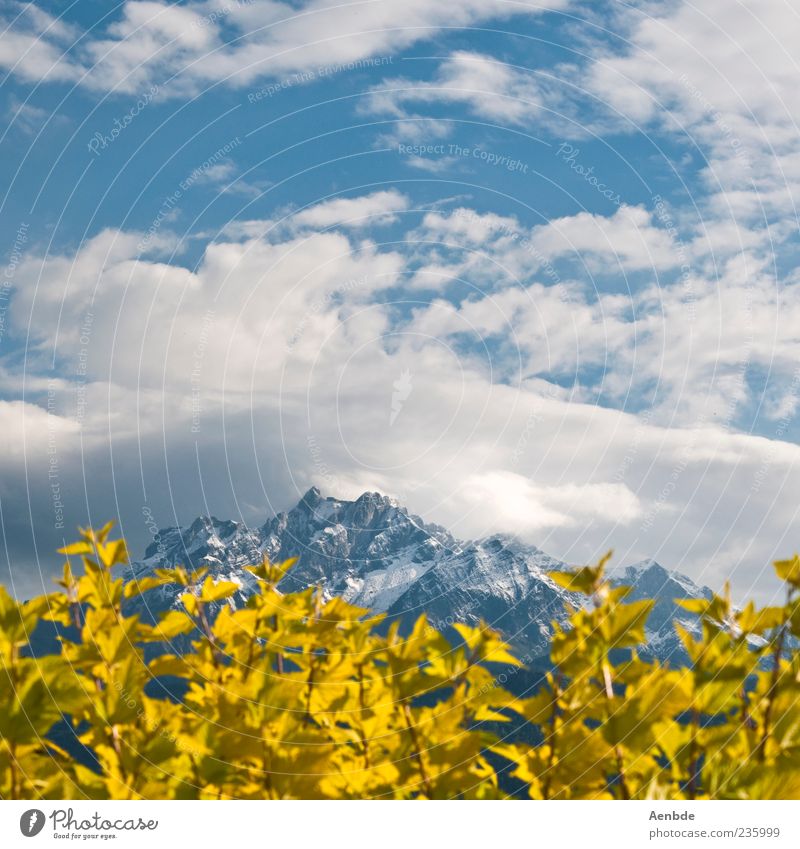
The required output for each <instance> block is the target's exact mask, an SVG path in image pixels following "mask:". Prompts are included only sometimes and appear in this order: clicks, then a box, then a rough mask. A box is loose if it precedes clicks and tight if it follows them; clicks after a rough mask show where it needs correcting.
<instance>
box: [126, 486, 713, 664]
mask: <svg viewBox="0 0 800 849" xmlns="http://www.w3.org/2000/svg"><path fill="white" fill-rule="evenodd" d="M264 555H266V556H267V557H269V558H270V559H271V560H273V561H281V560H285V559H287V558H289V557H297V558H298V563H297V565H296V566H295V567H294V568H293V569H292V570H291V572H290V573H289V574H288V575H287V576H286V578H284V580H283V582H282V584H281V588H282V589H284V590H286V591H287V592H291V591H296V590H302V589H305V588H306V587H309V586H320V587H322V590H323V593H324V594H325V596H326V597H333V596H340V597H342V598H343V599H345V600H346V601H348V602H351V603H352V604H356V605H360V606H363V607H367V608H369V609H370V610H373V611H374V612H376V613H386V614H387V615H388V616H389V618H393V619H394V618H399V619H401V620H404V621H409V620H413V619H416V617H418V616H419V615H420V614H421V613H426V614H427V615H428V618H429V620H430V621H431V623H432V624H433V625H434V626H436V627H438V628H441V629H446V628H447V627H449V626H451V625H452V624H453V623H455V622H465V623H468V624H472V625H474V624H477V623H478V622H479V621H480V620H481V619H483V620H485V621H486V622H488V623H489V624H490V625H492V626H493V627H495V628H497V629H498V630H500V631H501V632H502V633H503V634H504V635H505V637H506V639H508V640H509V641H510V642H511V643H512V644H513V645H514V646H515V648H516V649H517V651H518V653H520V655H521V656H522V657H523V658H524V659H528V661H531V660H533V659H535V658H538V657H540V656H542V655H544V654H545V653H546V651H547V647H548V643H549V640H550V637H551V635H552V622H553V620H556V621H562V622H563V621H565V619H566V614H565V611H564V603H565V602H568V603H570V604H572V605H578V604H581V603H582V601H583V599H582V598H580V597H578V596H575V595H574V594H572V593H569V592H567V591H566V590H564V589H562V588H561V587H559V586H558V585H556V584H555V583H554V582H553V581H552V580H551V579H550V578H549V576H548V574H547V573H548V571H550V570H553V569H566V568H568V566H567V565H566V564H564V563H562V562H561V561H559V560H556V559H554V558H552V557H550V556H549V555H547V554H545V553H544V552H543V551H540V550H539V549H538V548H536V547H535V546H532V545H527V544H525V543H523V542H522V541H520V540H519V539H517V538H516V537H514V536H509V535H505V534H503V535H494V536H489V537H484V538H482V539H478V540H472V541H463V540H458V539H456V538H455V537H453V536H452V535H451V534H450V533H449V532H448V531H447V530H445V529H444V528H442V527H440V526H438V525H434V524H430V523H426V522H424V521H423V520H422V519H420V518H419V517H418V516H415V515H413V514H411V513H409V512H408V510H406V508H405V507H402V506H401V505H399V504H398V503H397V502H396V501H395V500H394V499H391V498H388V497H387V496H385V495H381V494H380V493H377V492H365V493H363V494H362V495H361V496H360V497H359V498H357V499H356V500H355V501H343V500H339V499H336V498H331V497H324V496H323V495H322V493H321V492H320V491H319V490H318V489H317V488H316V487H312V488H311V489H309V490H308V492H306V494H305V495H304V496H303V497H302V498H301V499H300V501H299V502H298V504H297V506H295V507H294V508H293V509H292V510H289V511H288V512H282V513H278V514H277V515H276V516H275V517H273V518H272V519H269V520H268V521H267V522H266V523H265V524H264V525H262V526H261V527H260V528H256V529H252V530H251V529H249V528H247V527H246V526H245V525H244V524H241V523H238V522H232V521H221V520H219V519H216V518H214V517H200V518H198V519H196V520H195V521H194V522H192V523H191V525H189V526H188V527H183V528H166V529H164V530H161V531H159V532H158V534H157V535H156V537H155V539H154V541H153V543H152V544H151V545H150V546H149V547H148V548H147V551H146V552H145V556H144V558H143V559H142V560H139V561H135V562H133V563H131V565H130V567H129V569H128V572H127V574H126V578H127V579H128V580H134V581H135V580H137V579H140V578H142V577H144V576H146V575H148V574H151V573H152V572H153V570H154V569H156V568H159V567H163V566H175V565H178V564H183V565H185V566H186V567H187V568H195V569H196V568H199V567H207V568H208V569H209V571H210V574H211V575H212V576H213V577H215V578H218V579H224V580H228V581H234V582H235V583H237V584H238V585H239V587H240V591H239V592H238V593H237V594H236V596H234V598H233V599H231V600H230V601H231V603H232V604H234V605H239V604H242V603H244V601H245V600H246V598H247V596H248V595H250V593H251V592H252V591H253V587H254V579H253V577H252V575H251V574H250V573H249V572H247V571H246V570H245V569H244V567H245V566H247V565H249V564H251V563H254V562H257V561H259V560H260V559H261V558H262V556H264ZM612 580H613V581H614V582H615V583H618V584H629V585H630V586H632V587H633V592H632V596H631V597H632V598H634V599H638V598H654V599H655V600H656V606H655V608H654V610H653V613H652V614H651V616H650V620H649V622H648V628H647V636H648V642H647V645H646V646H644V647H643V651H644V652H646V653H649V654H651V655H653V656H656V657H659V658H661V659H664V660H666V659H673V660H676V661H677V660H679V659H680V654H681V649H680V643H679V641H678V639H677V636H676V634H675V631H674V628H673V624H672V623H673V621H675V620H676V619H680V620H681V622H682V623H683V624H684V625H686V626H687V627H691V628H694V627H695V626H696V621H695V620H694V619H693V617H692V616H691V615H690V614H687V613H685V612H684V611H682V610H681V608H679V607H677V605H676V604H675V599H677V598H702V597H707V596H708V595H709V593H710V591H709V590H708V589H706V588H701V587H698V586H696V585H695V584H694V583H693V582H692V581H691V580H690V579H689V578H687V577H685V576H683V575H680V574H678V573H675V572H670V571H668V570H666V569H664V568H663V567H662V566H660V565H659V564H658V563H656V562H655V561H644V562H642V563H639V564H636V565H634V566H629V567H627V568H626V569H621V570H617V571H616V572H615V573H614V575H613V578H612ZM179 593H180V591H179V589H178V588H177V587H173V586H167V587H161V588H159V589H156V590H152V591H150V592H148V593H146V594H145V596H143V597H142V598H141V599H138V600H137V601H136V607H138V608H139V612H140V614H141V615H142V616H143V617H146V618H147V619H151V620H152V619H153V618H154V617H155V616H156V615H157V614H158V613H160V612H161V611H163V610H165V609H168V608H171V607H174V606H176V605H178V604H179V601H178V595H179Z"/></svg>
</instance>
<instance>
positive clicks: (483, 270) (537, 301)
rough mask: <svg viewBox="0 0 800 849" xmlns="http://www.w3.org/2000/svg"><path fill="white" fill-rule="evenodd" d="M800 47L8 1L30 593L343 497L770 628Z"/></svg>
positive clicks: (798, 260)
mask: <svg viewBox="0 0 800 849" xmlns="http://www.w3.org/2000/svg"><path fill="white" fill-rule="evenodd" d="M798 43H800V11H798V9H797V8H796V6H793V5H792V3H791V2H789V0H757V2H756V0H748V2H742V1H741V0H694V2H683V0H670V2H662V1H661V0H659V1H658V2H648V1H647V0H638V1H637V0H633V2H612V1H611V0H609V2H596V0H593V2H580V0H549V2H548V0H542V2H528V0H454V2H453V3H431V2H429V0H403V2H400V0H360V2H335V3H334V2H330V0H296V2H291V3H289V2H286V3H280V2H271V0H250V2H248V1H247V0H213V2H195V0H189V2H180V3H164V2H155V0H143V1H142V2H139V1H138V0H136V1H135V2H134V1H132V0H128V1H127V2H121V3H118V4H116V5H115V4H113V3H106V2H103V3H100V2H94V0H81V2H77V0H76V1H75V2H72V3H69V2H59V3H55V2H53V3H18V2H7V0H2V2H0V75H1V76H0V110H2V115H3V120H2V122H0V174H2V179H0V195H1V196H0V264H2V266H3V271H2V276H1V278H0V532H2V552H0V580H3V581H4V582H6V583H10V584H11V586H12V588H13V590H14V592H16V593H17V594H18V595H21V596H22V595H26V594H29V593H32V592H36V591H41V589H42V587H47V586H49V583H50V578H51V576H52V575H53V574H54V572H55V571H57V570H58V569H60V560H59V558H58V557H57V555H55V554H54V549H55V548H56V547H57V546H58V545H60V544H62V543H63V542H64V540H70V539H72V537H73V536H74V534H75V532H74V529H75V527H76V526H77V525H79V524H80V525H85V524H86V523H91V524H93V525H100V524H103V523H104V522H105V521H107V520H108V519H111V518H113V519H116V520H117V521H118V523H119V527H120V529H121V531H122V533H124V534H125V536H126V537H127V538H128V540H129V544H130V547H131V549H132V552H133V553H134V555H140V554H141V553H142V552H143V550H144V548H145V546H146V545H147V544H148V543H149V542H151V541H152V539H153V535H154V534H155V533H156V532H157V529H158V528H160V527H167V526H172V525H176V524H186V523H188V522H190V521H191V520H192V519H193V518H194V517H195V516H197V515H200V514H211V515H215V516H218V517H220V518H231V519H235V520H237V521H244V522H246V523H248V524H249V525H253V526H255V525H260V524H262V523H263V522H264V521H265V520H266V518H267V517H269V516H271V515H273V514H274V513H275V512H278V511H281V510H286V509H289V508H291V507H292V506H293V505H294V504H295V503H296V502H297V501H298V500H299V498H300V497H301V496H302V494H303V493H304V492H305V491H306V490H307V489H308V488H309V487H310V486H312V485H316V486H318V487H319V488H320V489H321V490H322V492H323V494H325V495H332V496H336V497H340V498H352V497H355V496H357V495H358V494H360V493H361V492H363V491H365V490H377V491H380V492H383V493H386V494H388V495H391V496H393V497H395V498H397V499H398V500H399V501H400V502H401V503H402V504H404V505H406V506H407V507H408V508H409V509H410V510H412V511H413V512H416V513H418V514H419V515H421V516H423V517H424V518H425V519H426V520H428V521H434V522H437V523H439V524H442V525H445V526H447V527H448V528H449V529H450V530H452V531H453V532H454V533H455V534H457V535H458V536H460V537H463V538H475V537H479V536H483V535H486V534H489V533H495V532H508V533H515V534H517V535H519V536H520V537H522V538H523V539H525V540H526V541H528V542H531V543H533V544H535V545H537V546H538V547H539V548H541V549H543V550H545V551H547V552H548V553H549V554H552V555H553V556H557V557H560V558H562V559H564V560H566V561H567V562H569V563H574V564H578V563H585V562H589V561H591V560H592V559H594V558H596V557H597V556H599V555H600V554H602V553H603V552H605V551H606V550H607V549H609V548H613V549H614V551H615V555H614V558H615V562H617V563H618V564H619V565H622V564H627V563H632V562H635V561H638V560H641V559H643V558H650V557H652V558H655V559H657V560H658V561H659V562H661V563H662V564H663V565H665V566H667V567H668V568H671V569H677V570H679V571H681V572H683V573H685V574H687V575H689V576H690V577H692V578H693V579H694V580H696V581H698V582H701V583H705V584H708V585H711V586H714V587H721V586H722V584H723V583H724V582H725V581H730V582H731V585H732V587H733V592H734V594H735V596H736V597H737V598H744V597H747V596H756V597H757V598H759V599H761V600H768V599H771V598H773V596H775V594H776V593H777V592H778V589H779V587H778V583H777V581H775V579H774V578H772V570H771V565H770V563H771V561H772V560H774V559H775V558H778V557H786V556H789V555H790V554H791V553H793V552H794V551H796V550H797V549H798V548H799V547H800V542H799V541H798V539H799V538H800V519H799V518H798V494H800V448H798V437H799V436H800V426H799V425H798V420H797V412H798V397H799V394H800V357H798V351H800V240H798V217H797V208H796V199H795V192H796V189H795V186H797V185H799V184H800V145H798V126H797V120H798V117H799V116H800V86H798V85H797V74H798V67H797V60H796V45H797V44H798ZM776 597H777V596H776Z"/></svg>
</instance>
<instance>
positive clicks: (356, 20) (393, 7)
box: [0, 0, 570, 96]
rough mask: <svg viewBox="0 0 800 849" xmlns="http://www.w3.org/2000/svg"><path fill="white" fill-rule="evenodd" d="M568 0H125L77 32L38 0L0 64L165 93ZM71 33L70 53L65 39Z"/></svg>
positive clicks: (318, 68) (1, 52) (330, 69)
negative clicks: (346, 0)
mask: <svg viewBox="0 0 800 849" xmlns="http://www.w3.org/2000/svg"><path fill="white" fill-rule="evenodd" d="M569 2H570V0H548V2H546V3H528V2H515V3H506V2H502V0H461V2H459V3H457V4H455V5H449V6H444V5H441V4H435V3H433V4H432V3H430V2H428V0H404V2H400V0H373V2H369V3H358V4H354V5H352V6H347V5H342V4H341V3H337V2H332V0H306V2H305V3H303V4H302V5H300V6H299V7H297V6H293V5H290V4H288V3H280V2H273V0H254V2H248V3H244V2H242V3H239V2H231V3H229V4H226V5H220V6H216V7H215V6H213V5H212V4H209V3H207V2H190V3H186V4H181V5H176V4H171V3H162V2H156V0H127V2H125V3H124V4H123V5H122V10H121V16H120V17H119V18H117V19H115V20H113V21H112V22H111V23H110V24H108V25H107V26H106V28H105V31H102V30H101V31H99V32H97V31H94V30H92V31H91V32H89V33H86V34H81V35H82V36H83V37H82V38H81V39H80V41H79V43H78V42H77V39H78V34H77V33H76V28H75V27H73V26H70V25H67V24H64V23H63V22H62V20H61V18H55V17H54V16H51V15H49V14H47V13H45V12H43V11H42V10H40V9H39V8H38V7H37V6H35V5H32V4H31V6H30V8H27V7H23V6H22V4H19V5H18V7H17V8H18V10H21V11H18V12H17V14H16V15H15V14H14V13H13V12H12V13H11V14H10V16H7V17H6V21H5V23H6V24H8V23H13V27H11V28H9V29H7V30H6V31H5V32H4V33H3V34H2V35H0V66H2V67H4V68H6V69H7V70H9V71H10V72H11V73H15V74H18V75H19V76H20V77H22V78H23V79H25V80H28V81H40V80H49V81H59V80H60V81H67V80H69V81H75V82H80V83H81V84H84V85H87V86H89V87H91V88H93V89H96V90H101V91H115V92H139V91H141V90H143V89H146V88H149V87H150V85H152V84H153V83H154V82H155V83H158V84H161V83H164V82H165V81H167V80H169V81H170V85H169V86H165V88H164V91H163V95H164V96H178V95H180V94H185V93H187V92H192V91H197V90H202V89H203V88H205V87H206V86H208V85H210V84H212V83H218V82H223V83H227V84H230V85H235V86H242V85H250V84H252V83H254V82H255V81H257V80H259V79H262V78H268V77H276V76H279V75H280V74H288V73H292V72H298V71H305V72H308V71H309V70H310V71H313V74H314V76H315V77H316V76H327V75H329V74H331V73H335V72H336V69H337V68H341V67H348V66H349V65H352V64H354V63H361V62H368V60H369V59H370V58H371V57H376V56H391V55H393V54H395V53H396V52H397V51H398V50H401V49H403V48H407V47H408V46H410V45H411V44H414V43H415V42H417V41H420V40H422V39H426V38H431V37H432V36H434V35H436V33H437V32H438V31H439V30H440V29H441V28H442V27H453V26H472V25H475V24H479V23H481V22H484V21H487V20H491V19H505V18H509V17H514V16H523V15H541V14H542V13H543V12H546V11H548V10H560V9H565V8H566V7H567V6H568V5H569ZM70 41H74V42H76V43H75V47H74V50H72V51H70V52H69V54H67V53H66V52H65V51H64V49H63V47H64V44H65V42H70Z"/></svg>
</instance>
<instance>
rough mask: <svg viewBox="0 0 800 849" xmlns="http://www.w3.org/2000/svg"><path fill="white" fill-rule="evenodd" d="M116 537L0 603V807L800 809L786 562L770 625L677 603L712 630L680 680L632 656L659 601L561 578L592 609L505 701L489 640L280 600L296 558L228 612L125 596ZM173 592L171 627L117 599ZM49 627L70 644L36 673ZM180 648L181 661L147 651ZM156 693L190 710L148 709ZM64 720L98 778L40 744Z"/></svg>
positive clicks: (789, 567)
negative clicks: (284, 804) (353, 803)
mask: <svg viewBox="0 0 800 849" xmlns="http://www.w3.org/2000/svg"><path fill="white" fill-rule="evenodd" d="M109 532H110V525H107V526H106V527H105V528H103V529H102V530H100V531H93V530H86V531H82V533H81V541H80V542H77V543H75V544H74V545H71V546H68V547H67V548H65V549H63V550H62V553H64V554H65V555H66V556H67V563H66V565H65V568H64V576H63V579H62V580H61V581H60V582H59V584H60V587H61V589H60V590H59V591H58V592H55V593H53V594H50V595H47V596H42V597H39V598H35V599H32V600H31V601H27V602H24V603H18V602H17V601H15V600H14V599H13V598H12V597H11V596H10V595H9V594H8V593H7V592H6V591H5V589H3V588H2V587H0V657H1V658H2V667H1V668H0V797H2V798H4V799H10V798H13V799H23V798H24V799H30V798H62V799H67V798H85V797H89V798H95V799H139V798H146V799H196V798H201V799H212V798H213V799H229V798H237V799H265V798H266V799H282V798H337V799H338V798H453V797H459V798H481V799H485V798H503V797H504V796H505V795H506V792H505V791H504V789H503V788H508V787H509V786H511V785H510V784H509V783H508V782H506V781H504V780H500V779H499V778H498V771H505V773H506V774H507V775H508V776H510V781H511V782H513V783H515V784H516V786H518V787H522V788H524V791H523V792H527V794H528V795H529V796H530V797H531V798H534V799H556V798H559V799H564V798H580V799H583V798H618V799H627V798H664V799H692V798H708V797H712V798H799V797H800V666H799V665H798V660H797V654H796V653H793V652H792V651H791V647H792V646H793V645H794V639H795V638H797V637H798V636H800V602H799V599H800V592H799V591H800V560H799V559H798V558H797V557H795V558H794V559H792V560H789V561H781V562H779V563H777V564H776V568H777V571H778V575H779V576H780V577H781V578H782V579H783V580H784V581H785V582H786V586H787V601H786V604H785V605H784V606H783V607H766V608H761V609H757V608H756V607H755V606H754V605H752V604H750V605H748V606H747V607H745V608H744V609H738V610H737V609H734V608H733V607H732V606H731V604H730V601H729V600H728V599H727V598H723V597H718V596H715V597H714V598H712V599H710V600H708V601H706V600H702V601H698V600H691V601H687V602H684V603H683V605H684V607H686V608H687V612H689V613H692V614H694V615H697V616H699V617H700V618H701V621H702V636H701V637H696V636H693V635H692V634H691V633H689V632H688V631H685V630H680V629H679V632H680V636H681V638H682V640H683V643H684V645H685V648H686V651H687V653H688V655H689V657H690V659H691V664H690V665H689V666H688V667H686V668H669V667H667V666H664V665H661V664H659V663H650V662H645V661H643V660H642V659H640V658H639V657H638V656H637V646H638V645H640V644H641V643H642V642H643V641H644V636H645V635H644V626H645V621H646V619H647V616H648V614H649V612H650V608H651V605H652V603H651V602H649V601H638V602H632V603H626V601H625V596H626V594H627V592H628V591H627V590H626V589H624V588H619V587H616V588H612V587H611V586H610V585H609V584H608V583H607V582H606V581H605V579H604V566H605V559H604V560H603V561H601V562H600V563H599V564H597V566H594V567H587V568H584V569H580V570H578V571H576V572H569V573H566V572H563V573H561V572H555V573H552V574H551V578H552V579H553V580H554V581H556V582H557V583H559V584H561V585H562V586H564V587H567V588H569V589H570V590H573V591H578V592H582V593H584V594H585V595H586V596H587V604H586V605H585V606H584V607H582V608H580V609H577V610H574V611H572V615H571V619H570V626H569V627H568V628H557V629H556V634H555V637H554V639H553V642H552V650H551V658H550V661H551V663H550V668H549V671H548V672H547V673H546V674H545V680H544V683H543V684H542V685H541V686H540V687H539V688H538V689H537V691H536V692H535V694H534V695H533V696H529V697H525V698H517V697H515V696H514V695H512V694H511V693H510V692H508V691H506V690H505V689H504V688H503V687H502V686H500V685H499V683H498V679H497V678H496V677H495V675H496V674H497V670H498V669H504V670H508V668H509V667H516V666H518V665H519V662H518V661H517V660H516V659H515V658H514V656H513V655H512V653H511V650H510V649H509V647H508V646H507V645H506V644H505V643H504V642H503V641H502V640H501V639H500V637H499V635H498V634H497V633H495V632H494V631H492V630H491V629H490V628H488V627H478V628H470V627H467V626H464V625H457V626H455V627H456V629H457V631H458V633H459V635H460V637H461V640H460V641H459V643H458V645H455V646H453V645H451V644H450V643H449V642H448V641H447V640H446V639H445V638H444V637H443V636H442V634H440V633H438V632H437V631H436V630H435V629H433V628H431V627H429V626H428V625H427V623H426V620H425V618H424V617H420V619H418V620H417V622H416V625H415V626H414V628H413V630H412V631H411V633H410V634H405V635H403V634H401V632H400V630H399V628H398V626H397V624H392V625H391V626H390V627H388V629H387V628H384V629H380V628H379V627H378V625H379V622H380V620H381V617H376V616H373V615H370V614H369V612H368V611H365V610H363V609H360V608H356V607H353V606H351V605H349V604H347V603H346V602H344V601H342V600H341V599H338V598H334V599H332V600H329V601H325V600H324V599H323V596H322V593H321V592H320V591H319V590H318V589H315V588H311V589H308V590H306V591H304V592H299V593H292V594H282V593H281V592H279V591H278V589H277V585H278V583H279V581H280V579H281V578H282V577H283V575H284V574H285V573H286V571H287V570H288V569H289V568H290V567H291V565H292V563H291V561H289V562H286V563H283V564H280V565H275V564H271V563H269V562H266V561H265V562H263V563H261V564H259V565H257V566H254V567H251V569H250V571H251V572H252V573H253V574H254V576H255V578H256V579H257V582H258V587H259V591H258V592H256V593H255V594H254V595H252V596H251V597H250V598H249V600H248V602H247V605H246V606H245V607H243V608H242V609H239V610H234V609H233V608H232V607H231V606H229V605H227V604H225V603H224V602H225V600H226V599H228V598H230V597H231V596H232V595H233V594H234V593H235V592H237V591H238V589H239V587H238V585H236V584H234V583H230V582H226V581H214V580H213V579H212V578H211V577H210V576H207V575H205V574H203V572H202V571H201V572H200V573H194V574H189V573H187V572H186V570H184V569H183V568H175V569H163V570H158V572H157V573H156V575H155V576H154V577H152V578H147V579H144V580H142V581H140V582H138V583H129V584H125V583H124V582H123V580H122V579H121V578H118V577H114V576H113V574H112V569H113V567H114V566H116V565H117V564H120V563H124V562H125V561H126V559H127V554H126V549H125V544H124V542H123V541H121V540H116V541H111V540H109ZM76 559H80V560H81V561H82V564H83V569H82V574H80V575H79V576H78V575H76V574H75V573H74V572H73V570H72V565H71V564H72V563H73V562H74V561H75V560H76ZM164 584H179V585H182V586H184V587H185V588H186V589H185V592H184V593H183V595H182V596H181V602H182V609H180V610H172V611H170V612H168V613H166V614H165V615H163V617H162V618H161V621H160V623H159V624H156V625H150V624H146V623H144V622H142V621H140V619H139V618H138V617H137V616H129V615H126V613H125V612H124V611H125V608H124V601H125V599H126V598H131V597H133V596H134V595H137V594H140V593H143V592H146V591H148V590H150V589H153V588H155V587H157V586H159V585H164ZM198 586H199V587H200V589H199V590H198V589H197V587H198ZM220 602H222V603H223V604H222V607H221V610H220V612H219V613H218V615H216V617H214V616H212V615H211V611H210V607H209V606H210V605H211V604H212V603H216V606H219V603H220ZM42 620H50V621H52V622H57V623H60V625H62V626H65V627H71V628H72V631H66V633H72V634H74V635H75V636H74V639H73V638H70V637H66V636H65V637H62V638H61V650H60V653H58V654H53V655H47V656H44V657H35V658H34V657H31V656H30V652H29V651H28V648H27V647H28V645H29V642H30V638H31V635H32V633H33V631H34V629H35V628H36V626H37V624H38V623H40V622H41V621H42ZM176 638H183V639H184V640H187V639H191V640H192V642H191V645H192V649H191V650H190V651H187V652H182V653H174V654H173V653H159V652H163V651H166V650H167V649H166V648H165V647H168V646H169V644H170V641H171V640H174V639H176ZM148 644H150V651H148V653H147V656H146V655H145V651H144V647H145V646H146V645H148ZM153 653H155V654H156V656H155V657H152V656H151V655H152V654H153ZM163 676H171V678H170V680H172V681H176V680H179V681H180V683H181V685H182V691H185V695H183V697H182V698H181V699H180V700H175V699H168V698H163V697H161V696H158V694H157V693H156V694H155V695H148V692H150V691H151V689H152V684H151V687H150V688H148V690H147V691H146V689H145V688H146V687H147V685H148V683H149V682H153V681H154V679H159V680H164V678H163ZM500 680H505V676H501V678H500ZM63 718H66V721H67V722H69V723H71V724H72V726H73V728H74V729H75V731H76V733H77V735H78V737H79V739H80V741H81V742H82V743H83V744H84V745H85V746H86V747H87V748H88V750H90V751H91V752H92V753H93V754H94V756H95V758H96V761H97V766H96V767H94V768H93V767H92V766H87V765H85V763H82V762H80V761H81V759H78V760H76V759H75V758H74V757H72V756H71V755H70V753H69V752H67V751H65V750H64V749H62V748H60V747H59V746H58V745H57V744H56V743H54V742H52V741H51V740H50V739H48V737H47V735H48V732H50V730H51V729H52V727H53V726H54V724H55V723H56V722H58V721H60V720H62V719H63ZM521 725H522V728H523V732H522V733H520V726H521ZM528 726H531V727H530V728H528V729H527V730H528V732H529V733H524V729H525V728H527V727H528ZM506 728H510V729H512V730H513V733H504V731H503V729H506ZM489 729H491V730H489ZM531 740H536V742H535V743H532V742H530V741H531ZM65 745H66V744H65ZM67 748H69V747H68V746H67Z"/></svg>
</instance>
